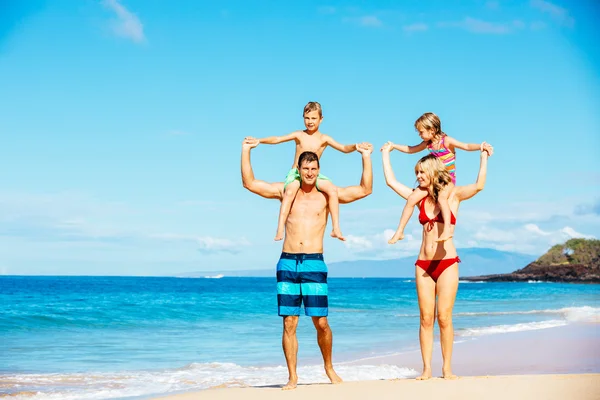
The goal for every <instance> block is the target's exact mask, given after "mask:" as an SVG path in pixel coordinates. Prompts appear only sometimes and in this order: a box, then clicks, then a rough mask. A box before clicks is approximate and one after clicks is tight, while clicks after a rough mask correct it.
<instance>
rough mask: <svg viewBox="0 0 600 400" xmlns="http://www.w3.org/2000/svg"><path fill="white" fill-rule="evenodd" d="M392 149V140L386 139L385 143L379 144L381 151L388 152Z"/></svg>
mask: <svg viewBox="0 0 600 400" xmlns="http://www.w3.org/2000/svg"><path fill="white" fill-rule="evenodd" d="M392 150H394V143H392V142H389V141H388V142H387V143H386V144H384V145H383V146H381V151H383V152H387V153H389V152H390V151H392Z"/></svg>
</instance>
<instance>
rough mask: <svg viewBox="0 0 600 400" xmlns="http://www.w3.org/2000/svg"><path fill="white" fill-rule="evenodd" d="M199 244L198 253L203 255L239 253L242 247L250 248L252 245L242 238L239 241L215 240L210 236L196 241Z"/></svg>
mask: <svg viewBox="0 0 600 400" xmlns="http://www.w3.org/2000/svg"><path fill="white" fill-rule="evenodd" d="M196 240H197V242H198V251H200V252H201V253H232V254H235V253H239V252H240V251H241V249H240V247H242V246H248V245H249V244H250V243H249V242H248V241H247V240H246V239H244V238H242V239H240V240H237V241H233V240H229V239H223V238H214V237H210V236H204V237H199V238H197V239H196Z"/></svg>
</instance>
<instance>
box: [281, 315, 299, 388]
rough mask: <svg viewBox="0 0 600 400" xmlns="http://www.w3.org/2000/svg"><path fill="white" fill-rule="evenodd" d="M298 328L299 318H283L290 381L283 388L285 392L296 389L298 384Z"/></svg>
mask: <svg viewBox="0 0 600 400" xmlns="http://www.w3.org/2000/svg"><path fill="white" fill-rule="evenodd" d="M297 326H298V316H297V315H289V316H287V317H283V335H282V338H281V344H282V346H283V354H284V355H285V362H286V363H287V367H288V372H289V380H288V383H287V384H286V385H285V386H284V387H283V390H289V389H295V388H296V385H297V384H298V375H297V374H296V365H297V360H298V338H297V337H296V327H297Z"/></svg>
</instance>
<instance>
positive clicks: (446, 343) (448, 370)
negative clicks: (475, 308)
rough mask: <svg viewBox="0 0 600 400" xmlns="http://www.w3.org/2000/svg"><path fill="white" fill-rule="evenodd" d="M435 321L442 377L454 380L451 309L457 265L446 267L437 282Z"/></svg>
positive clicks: (455, 287) (455, 289)
mask: <svg viewBox="0 0 600 400" xmlns="http://www.w3.org/2000/svg"><path fill="white" fill-rule="evenodd" d="M436 290H437V298H438V301H437V319H438V325H439V326H440V344H441V345H442V358H443V360H444V365H443V366H442V375H443V377H444V378H445V379H456V375H454V374H453V373H452V345H453V344H454V326H453V325H452V309H453V308H454V300H456V292H457V290H458V263H455V264H454V265H452V266H451V267H448V268H447V269H446V270H445V271H444V272H442V274H441V275H440V277H439V278H438V280H437V288H436Z"/></svg>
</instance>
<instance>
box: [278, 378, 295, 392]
mask: <svg viewBox="0 0 600 400" xmlns="http://www.w3.org/2000/svg"><path fill="white" fill-rule="evenodd" d="M297 385H298V378H296V379H290V380H289V381H288V383H286V384H285V386H284V387H282V388H281V389H282V390H292V389H296V386H297Z"/></svg>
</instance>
